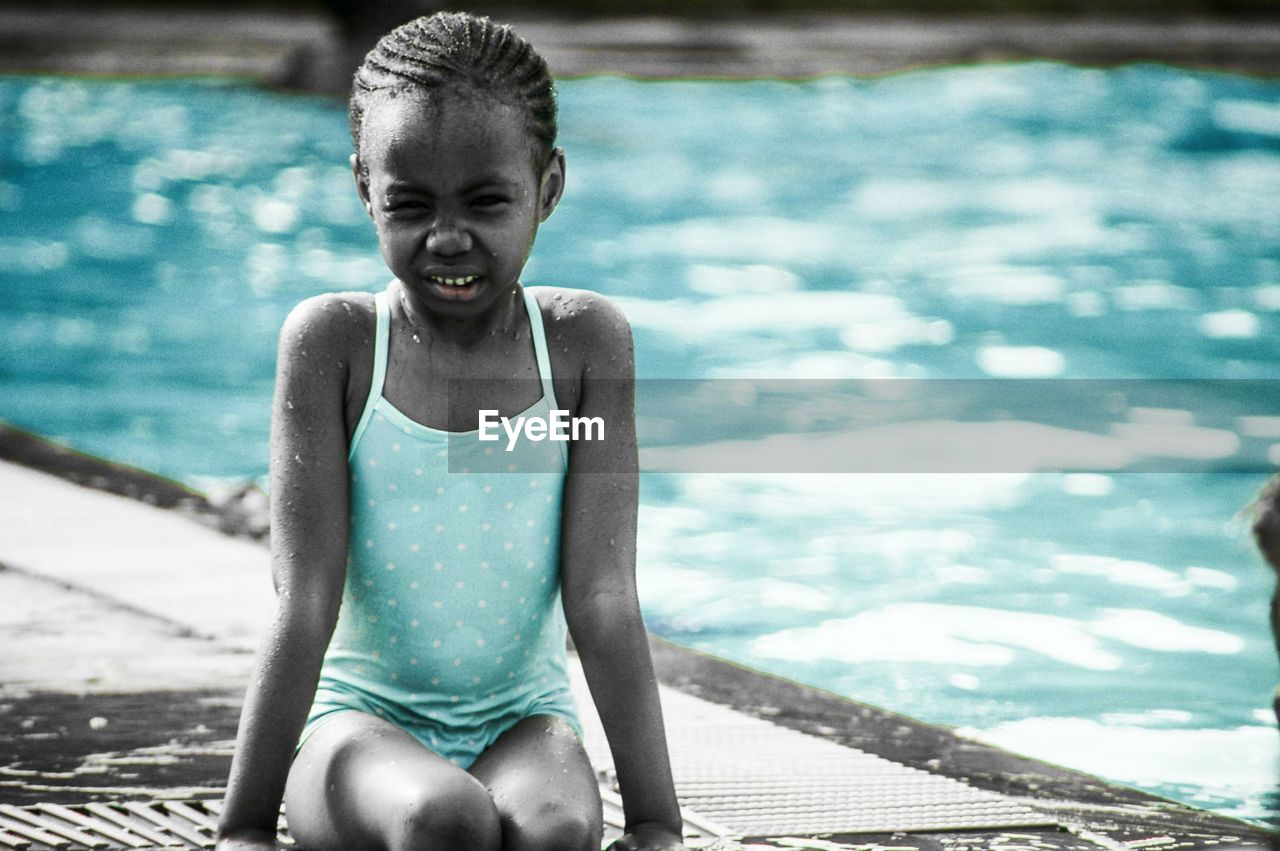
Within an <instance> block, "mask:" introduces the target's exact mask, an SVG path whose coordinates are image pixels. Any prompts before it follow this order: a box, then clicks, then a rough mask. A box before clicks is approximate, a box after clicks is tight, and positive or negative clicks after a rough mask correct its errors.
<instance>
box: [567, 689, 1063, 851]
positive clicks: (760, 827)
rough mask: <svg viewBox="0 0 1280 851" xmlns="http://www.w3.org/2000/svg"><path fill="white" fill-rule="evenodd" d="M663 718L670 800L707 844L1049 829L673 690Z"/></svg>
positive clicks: (589, 717) (596, 727)
mask: <svg viewBox="0 0 1280 851" xmlns="http://www.w3.org/2000/svg"><path fill="white" fill-rule="evenodd" d="M578 676H579V679H578V680H577V682H575V692H576V693H577V694H578V700H579V708H580V709H581V711H582V715H583V723H584V725H585V726H586V728H587V729H586V731H587V742H586V744H587V752H588V753H589V754H590V755H591V761H592V764H593V765H595V767H596V769H597V771H599V772H601V773H602V774H603V775H604V776H605V777H606V778H607V779H612V776H613V762H612V759H611V757H610V755H609V747H608V743H607V741H606V740H605V737H604V729H603V727H602V726H601V725H600V721H599V718H598V716H596V714H595V712H594V710H593V705H592V704H591V702H590V700H589V699H586V697H585V682H584V681H583V680H582V679H581V678H580V677H581V675H580V672H579V674H578ZM662 702H663V715H664V716H665V718H666V724H667V740H668V743H669V745H670V751H671V769H672V773H673V774H674V776H675V783H676V793H677V795H678V796H679V798H680V803H681V806H682V808H683V809H684V812H685V815H686V817H687V818H691V819H693V820H696V821H697V822H698V823H699V825H700V826H701V827H702V828H703V830H704V832H705V834H706V835H712V836H754V837H767V836H805V835H812V834H815V833H893V832H898V831H942V830H969V829H977V828H993V829H994V828H1010V827H1052V826H1056V824H1057V823H1056V822H1055V821H1054V820H1053V819H1052V818H1050V817H1048V816H1046V815H1045V814H1044V813H1040V812H1036V811H1034V810H1032V809H1030V808H1028V807H1026V806H1024V805H1023V804H1021V803H1019V802H1018V801H1015V800H1013V799H1012V798H1009V797H1006V796H1004V795H1000V794H997V793H994V792H986V791H983V790H981V789H975V788H974V787H972V786H969V785H968V784H966V783H961V782H959V781H957V780H952V779H950V778H947V777H942V776H941V775H937V774H932V773H930V772H927V771H922V770H920V769H916V768H911V767H908V766H905V765H902V764H900V763H896V762H892V761H890V760H887V759H882V758H881V757H878V756H874V755H872V754H869V753H866V752H864V751H860V750H857V749H855V748H849V747H844V746H842V745H838V744H836V743H834V742H829V741H827V740H825V739H820V738H817V737H816V736H808V735H805V734H804V733H799V732H796V731H794V730H789V729H787V728H785V727H780V726H778V725H777V724H771V723H769V722H768V721H763V720H761V719H759V718H752V717H750V716H747V715H743V714H741V713H739V712H735V711H734V710H732V709H729V708H727V707H724V706H719V705H717V704H714V703H710V702H708V701H705V700H701V699H699V698H696V697H692V696H690V695H686V694H682V693H680V692H677V691H673V690H671V689H665V688H664V689H663V690H662Z"/></svg>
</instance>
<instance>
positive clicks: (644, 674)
mask: <svg viewBox="0 0 1280 851" xmlns="http://www.w3.org/2000/svg"><path fill="white" fill-rule="evenodd" d="M351 126H352V131H353V136H354V139H355V150H356V153H355V154H354V155H353V156H352V158H351V164H352V169H353V171H354V174H355V181H356V188H357V191H358V192H359V195H360V200H361V201H362V202H363V204H364V207H365V209H366V211H368V213H369V215H370V217H371V218H372V219H373V223H374V226H375V228H376V230H377V234H378V241H379V244H380V246H381V249H382V255H383V257H384V258H385V260H386V262H387V265H388V266H389V267H390V269H391V271H392V272H393V273H394V275H395V280H393V281H392V282H391V284H390V285H389V286H388V287H387V289H386V291H385V292H383V293H379V294H378V295H377V296H374V297H370V296H368V295H365V294H351V293H348V294H335V295H327V296H320V297H316V298H312V299H309V300H307V301H304V302H303V303H302V304H300V305H299V306H298V307H297V308H295V309H294V311H293V312H292V313H291V314H290V316H289V318H288V319H287V320H286V322H285V326H284V329H283V331H282V333H281V337H280V350H279V361H278V364H279V366H278V374H277V384H276V397H275V403H274V411H273V421H272V436H271V492H272V497H273V498H272V535H271V543H272V571H273V576H274V578H275V584H276V589H277V595H278V606H277V614H276V618H275V621H274V625H273V628H272V630H271V632H270V634H269V635H268V637H267V639H266V642H265V644H264V647H263V651H262V653H261V655H260V659H259V662H258V666H257V670H256V673H255V676H254V679H253V681H252V685H251V686H250V688H249V691H248V694H247V696H246V700H245V706H244V712H243V716H242V719H241V723H240V734H239V741H238V743H237V747H236V752H235V759H234V762H233V764H232V768H231V777H230V781H229V783H228V789H227V798H226V802H225V805H224V810H223V816H222V821H221V824H220V826H219V840H218V849H219V851H232V849H250V848H252V849H264V848H271V847H274V846H273V841H274V835H275V823H276V814H277V811H278V808H279V804H280V801H281V798H282V796H283V798H284V801H285V804H286V808H287V811H288V816H289V825H290V828H291V831H292V832H293V834H294V835H295V836H296V837H297V838H298V840H299V841H300V842H301V844H302V845H303V846H304V847H305V848H307V849H309V851H325V849H342V851H351V850H352V849H392V851H399V849H494V851H496V849H499V848H501V849H537V851H550V849H561V848H563V849H575V850H576V851H582V850H583V849H598V848H599V847H600V841H601V830H602V819H601V805H600V799H599V789H598V787H597V785H596V779H595V777H594V775H593V773H592V770H591V766H590V763H589V762H588V760H587V756H586V754H585V752H584V750H583V747H582V743H581V740H580V733H581V728H580V726H579V723H578V719H577V715H576V711H575V708H574V703H573V699H572V697H571V694H570V692H569V684H568V680H567V676H566V662H565V649H564V648H565V630H566V622H567V627H568V629H569V631H571V632H572V635H573V638H574V642H575V645H576V647H577V648H578V652H579V655H580V658H581V661H582V665H583V668H584V669H585V671H586V675H587V679H588V682H589V684H590V686H591V692H592V696H593V698H594V700H595V702H596V706H597V708H598V710H599V712H600V717H601V719H602V721H603V722H604V725H605V729H606V731H607V734H608V739H609V743H610V747H611V749H612V751H613V754H614V761H615V764H616V767H617V772H618V782H619V784H620V786H621V791H622V794H623V797H624V800H625V804H626V807H625V809H626V815H627V826H626V835H625V836H624V837H623V838H622V839H620V840H619V841H618V842H617V843H615V844H614V845H613V846H612V847H613V848H616V849H673V848H682V847H683V846H682V845H681V844H680V841H681V837H680V830H681V817H680V812H679V808H678V806H677V803H676V799H675V794H674V791H673V787H672V782H671V772H670V767H669V762H668V756H667V750H666V743H665V738H664V733H663V726H662V716H661V713H660V709H659V705H658V695H657V688H656V685H655V680H654V674H653V666H652V662H651V660H650V657H649V651H648V644H647V641H646V637H645V632H644V626H643V623H642V621H641V618H640V612H639V608H638V605H637V602H636V592H635V582H634V572H635V523H636V507H637V466H636V447H635V426H634V415H633V410H632V397H633V391H634V377H633V361H632V348H631V337H630V331H629V328H628V326H627V323H626V321H625V319H624V318H623V317H622V315H621V314H620V313H619V312H618V310H617V309H616V308H614V307H613V306H612V305H611V304H610V303H609V302H608V301H606V300H605V299H603V298H601V297H600V296H598V295H595V294H592V293H588V292H584V291H573V290H556V289H551V288H539V289H538V290H537V291H536V292H535V291H532V290H528V289H525V288H524V287H523V286H522V285H521V284H520V282H519V280H518V279H519V275H520V271H521V269H522V268H523V267H524V264H525V261H526V260H527V258H528V256H529V251H530V248H531V247H532V245H533V241H534V236H535V234H536V233H537V229H538V225H539V223H541V222H542V221H544V220H546V218H547V217H548V216H549V215H551V212H552V210H554V209H555V207H556V204H557V202H558V201H559V200H560V195H561V193H562V191H563V189H564V179H565V165H564V153H563V152H562V151H561V150H560V149H559V148H556V147H554V141H555V130H556V125H555V101H554V94H553V90H552V82H551V79H550V77H549V76H548V73H547V68H546V64H545V62H544V61H543V60H542V58H541V57H540V56H538V54H537V53H536V52H534V51H533V50H532V48H531V47H530V46H529V45H528V43H526V42H525V41H524V40H523V39H521V38H520V37H519V36H517V35H515V34H514V33H513V32H512V31H511V30H510V29H509V28H507V27H505V26H498V25H495V24H493V23H491V22H490V21H488V20H487V19H484V18H476V17H471V16H469V15H464V14H436V15H433V16H431V17H430V18H421V19H419V20H416V21H413V22H411V23H409V24H406V25H404V26H402V27H400V28H398V29H396V30H394V31H393V32H391V33H390V34H388V35H387V36H385V37H384V38H383V39H382V40H381V41H380V42H379V43H378V45H377V46H376V47H375V48H374V49H373V50H372V51H370V53H369V55H368V56H367V57H366V59H365V61H364V64H363V65H362V66H361V68H360V69H359V71H358V72H357V74H356V78H355V87H354V92H353V94H352V98H351ZM546 327H554V330H555V333H554V338H553V339H554V342H555V344H554V345H552V346H548V344H547V339H548V334H547V332H546V330H544V328H546ZM481 379H483V380H481ZM559 406H563V408H561V407H559ZM485 410H496V411H498V412H499V414H500V415H502V416H508V417H512V419H514V415H515V414H517V413H518V412H523V416H525V417H526V419H529V418H538V417H542V418H543V419H548V418H549V417H550V416H551V412H552V411H553V410H560V411H564V410H567V411H568V412H570V413H572V414H573V415H574V416H580V417H591V418H599V419H600V420H601V421H602V422H603V423H604V427H605V430H604V434H605V435H606V436H607V439H605V440H601V439H596V440H585V439H579V440H575V441H573V443H572V445H571V446H569V447H568V449H567V450H566V449H565V446H566V444H565V443H563V442H554V441H540V442H539V441H533V440H520V441H517V442H516V444H515V446H514V447H513V449H512V451H511V452H506V451H505V446H506V440H505V436H504V439H503V441H502V442H499V443H485V444H481V443H479V442H478V441H476V440H475V439H474V438H476V436H477V435H478V431H477V425H478V422H479V417H480V415H481V413H482V411H485ZM529 433H530V432H526V434H529ZM595 436H596V437H599V436H600V435H599V434H598V432H597V433H596V434H595ZM494 460H498V461H500V463H501V466H500V467H494V466H493V463H492V462H493V461H494ZM485 463H487V464H488V467H487V468H486V469H494V470H498V472H491V471H489V472H487V471H482V470H476V469H472V467H473V466H475V465H482V464H485Z"/></svg>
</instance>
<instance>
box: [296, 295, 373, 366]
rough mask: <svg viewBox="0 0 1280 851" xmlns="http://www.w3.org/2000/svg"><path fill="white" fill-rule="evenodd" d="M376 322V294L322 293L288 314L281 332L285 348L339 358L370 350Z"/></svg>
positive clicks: (303, 302) (299, 304) (302, 302)
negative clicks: (313, 349) (308, 349)
mask: <svg viewBox="0 0 1280 851" xmlns="http://www.w3.org/2000/svg"><path fill="white" fill-rule="evenodd" d="M376 322H377V318H376V313H375V308H374V302H373V294H372V293H367V292H341V293H321V294H319V295H314V296H311V297H310V298H306V299H303V300H302V301H300V302H298V304H297V305H295V306H294V308H293V309H292V310H290V311H289V315H288V316H287V317H285V320H284V326H283V327H282V328H281V331H280V344H281V347H282V348H286V349H291V348H297V347H299V346H311V347H314V346H317V345H319V346H322V347H323V349H322V350H323V351H324V352H325V353H326V354H332V355H335V356H339V355H341V354H347V353H350V352H351V351H353V350H355V348H354V347H356V346H358V345H362V346H364V347H367V345H368V342H369V340H370V337H371V335H372V334H373V332H374V328H375V325H376Z"/></svg>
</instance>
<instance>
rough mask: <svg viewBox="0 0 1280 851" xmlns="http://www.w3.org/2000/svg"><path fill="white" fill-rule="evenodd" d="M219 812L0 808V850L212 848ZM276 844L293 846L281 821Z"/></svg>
mask: <svg viewBox="0 0 1280 851" xmlns="http://www.w3.org/2000/svg"><path fill="white" fill-rule="evenodd" d="M219 807H220V805H219V803H218V802H216V801H149V802H146V803H141V802H137V801H131V802H127V803H110V804H104V803H93V804H80V805H77V806H62V805H60V804H36V805H34V806H30V807H15V806H9V805H4V804H0V848H14V849H23V850H24V851H28V849H29V851H46V849H58V851H78V849H82V848H103V849H125V848H145V849H156V848H212V847H213V834H214V830H215V828H216V825H217V816H218V810H219ZM279 838H280V841H281V842H282V843H283V844H285V845H292V844H293V840H292V839H291V838H290V837H289V835H288V832H287V831H286V830H285V828H284V820H283V819H281V822H280V837H279Z"/></svg>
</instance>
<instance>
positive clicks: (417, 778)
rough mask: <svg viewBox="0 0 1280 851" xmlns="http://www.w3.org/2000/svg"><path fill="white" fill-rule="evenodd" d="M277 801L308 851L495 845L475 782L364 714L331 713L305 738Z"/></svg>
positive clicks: (485, 800) (491, 819)
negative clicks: (281, 798) (330, 716)
mask: <svg viewBox="0 0 1280 851" xmlns="http://www.w3.org/2000/svg"><path fill="white" fill-rule="evenodd" d="M284 797H285V809H286V811H287V813H288V817H289V830H290V832H291V833H292V834H293V835H294V836H295V837H296V838H297V839H298V842H299V843H300V844H301V845H302V846H303V847H305V848H306V849H308V851H363V849H368V851H383V849H386V851H409V849H413V851H424V849H437V848H439V849H468V850H469V851H470V849H475V851H498V848H499V843H500V841H501V827H500V824H499V821H498V812H497V810H496V809H495V808H494V806H493V801H492V799H491V798H490V797H489V793H488V791H487V790H486V789H485V787H484V786H483V785H482V784H481V783H480V781H478V780H477V779H476V778H475V777H473V776H471V775H470V774H468V773H467V772H465V771H463V770H462V769H460V768H458V767H457V766H456V765H454V764H453V763H451V762H449V761H448V760H446V759H444V758H443V757H441V756H440V755H438V754H435V753H433V752H431V751H430V750H428V749H427V748H425V747H423V746H422V745H421V744H420V743H419V742H418V740H417V739H415V738H413V737H412V736H411V735H409V734H408V733H406V732H405V731H404V730H401V729H400V728H399V727H396V726H395V725H393V724H390V723H388V722H387V721H384V720H382V719H380V718H376V717H374V716H372V715H369V714H367V713H364V712H357V711H354V710H352V711H343V712H339V713H337V714H336V715H334V717H333V718H332V719H330V720H329V721H326V722H325V723H324V724H323V725H322V726H320V727H319V729H317V730H316V731H315V732H314V733H312V734H311V736H310V737H309V738H308V739H307V741H306V743H305V744H304V745H303V746H302V750H301V751H299V752H298V756H297V757H296V758H295V759H294V761H293V767H292V768H291V769H290V770H289V780H288V783H287V784H286V786H285V796H284Z"/></svg>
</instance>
